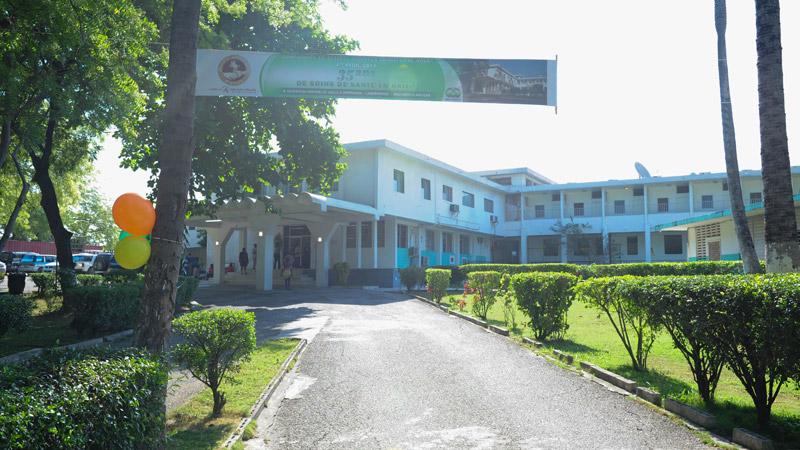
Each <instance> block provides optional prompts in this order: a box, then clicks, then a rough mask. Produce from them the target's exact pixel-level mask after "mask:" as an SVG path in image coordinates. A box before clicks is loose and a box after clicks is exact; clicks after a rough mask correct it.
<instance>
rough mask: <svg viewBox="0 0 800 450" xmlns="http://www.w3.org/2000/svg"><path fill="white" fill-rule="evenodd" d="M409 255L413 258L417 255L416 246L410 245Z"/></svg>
mask: <svg viewBox="0 0 800 450" xmlns="http://www.w3.org/2000/svg"><path fill="white" fill-rule="evenodd" d="M408 256H409V257H411V258H413V257H414V256H417V248H416V247H408Z"/></svg>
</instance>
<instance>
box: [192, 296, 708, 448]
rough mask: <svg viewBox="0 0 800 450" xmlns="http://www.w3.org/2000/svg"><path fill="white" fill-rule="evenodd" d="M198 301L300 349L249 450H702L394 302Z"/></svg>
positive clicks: (488, 337)
mask: <svg viewBox="0 0 800 450" xmlns="http://www.w3.org/2000/svg"><path fill="white" fill-rule="evenodd" d="M198 297H199V298H200V300H199V301H200V302H201V303H203V302H205V303H206V304H210V303H214V304H218V305H220V306H234V307H238V308H242V309H246V310H250V311H253V312H255V313H256V315H257V317H258V333H259V339H263V338H270V337H278V336H303V337H306V338H307V339H309V340H310V344H309V345H308V347H307V349H306V350H305V352H304V354H303V356H302V358H301V360H300V364H299V365H298V371H297V373H295V374H293V376H292V377H290V378H289V379H288V380H287V382H286V383H284V386H283V389H282V391H280V392H279V393H278V395H277V396H276V397H274V398H273V399H272V401H271V402H270V403H271V404H270V408H269V409H268V410H265V412H264V414H262V416H261V418H260V419H259V430H260V435H261V438H259V439H254V440H251V441H248V447H251V448H263V447H264V446H265V445H267V446H268V448H276V449H315V448H341V449H358V448H364V449H377V448H398V449H412V448H413V449H417V448H422V449H427V448H459V449H461V448H486V449H494V448H497V449H516V448H521V449H529V448H530V449H534V448H564V449H575V448H615V449H616V448H630V449H640V448H664V449H682V448H706V447H705V446H704V445H703V444H702V443H701V442H700V440H699V439H698V438H697V437H696V436H694V435H693V434H692V433H691V432H689V431H688V430H687V429H686V428H684V427H682V426H679V425H676V424H675V423H673V422H672V421H671V420H669V419H668V418H666V417H665V416H662V415H660V414H658V413H657V412H655V411H654V410H652V409H651V408H649V407H647V406H645V405H642V404H640V403H638V402H636V401H633V400H630V399H627V398H625V397H623V396H621V395H619V394H615V393H612V392H610V391H608V390H607V389H605V388H604V387H602V386H600V385H598V384H597V383H595V382H593V381H591V380H589V379H586V378H583V377H581V376H579V375H577V374H575V373H573V372H570V371H567V370H564V369H561V368H558V367H557V366H555V365H553V364H552V363H549V362H547V361H545V360H544V359H543V358H541V357H539V356H537V355H535V354H533V353H531V352H530V351H528V350H527V349H525V348H523V347H521V346H519V345H518V344H516V343H513V342H510V341H509V340H507V339H506V338H503V337H501V336H498V335H495V334H490V333H488V332H486V331H485V330H482V329H480V328H478V327H476V326H475V325H472V324H469V323H466V322H465V321H462V320H459V319H456V318H453V317H451V316H448V315H446V314H443V313H441V312H440V311H438V310H436V309H434V308H432V307H430V306H428V305H426V304H424V303H422V302H419V301H418V300H414V299H409V298H407V297H405V296H403V295H400V294H396V293H382V292H375V291H361V290H348V289H297V290H293V291H291V292H288V293H287V292H284V291H276V292H274V293H269V294H254V293H253V292H252V291H246V290H236V289H219V288H206V289H201V290H200V293H199V294H198ZM264 437H266V438H267V440H268V441H267V442H268V444H265V441H264V439H262V438H264Z"/></svg>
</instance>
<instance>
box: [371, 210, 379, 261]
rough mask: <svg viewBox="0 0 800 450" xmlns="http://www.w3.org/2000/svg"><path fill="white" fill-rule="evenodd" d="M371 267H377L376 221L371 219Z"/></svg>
mask: <svg viewBox="0 0 800 450" xmlns="http://www.w3.org/2000/svg"><path fill="white" fill-rule="evenodd" d="M372 268H373V269H377V268H378V221H377V220H373V221H372Z"/></svg>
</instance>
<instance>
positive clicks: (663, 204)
mask: <svg viewBox="0 0 800 450" xmlns="http://www.w3.org/2000/svg"><path fill="white" fill-rule="evenodd" d="M658 212H669V198H660V199H658Z"/></svg>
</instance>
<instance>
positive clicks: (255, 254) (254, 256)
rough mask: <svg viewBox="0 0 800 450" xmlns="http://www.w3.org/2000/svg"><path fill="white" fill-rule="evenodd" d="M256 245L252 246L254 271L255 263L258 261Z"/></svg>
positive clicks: (254, 268)
mask: <svg viewBox="0 0 800 450" xmlns="http://www.w3.org/2000/svg"><path fill="white" fill-rule="evenodd" d="M257 245H258V244H253V270H256V262H257V261H258V251H257V250H256V246H257Z"/></svg>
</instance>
